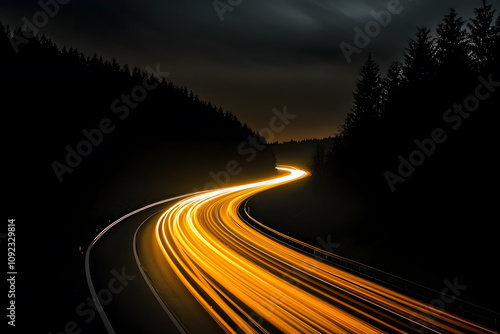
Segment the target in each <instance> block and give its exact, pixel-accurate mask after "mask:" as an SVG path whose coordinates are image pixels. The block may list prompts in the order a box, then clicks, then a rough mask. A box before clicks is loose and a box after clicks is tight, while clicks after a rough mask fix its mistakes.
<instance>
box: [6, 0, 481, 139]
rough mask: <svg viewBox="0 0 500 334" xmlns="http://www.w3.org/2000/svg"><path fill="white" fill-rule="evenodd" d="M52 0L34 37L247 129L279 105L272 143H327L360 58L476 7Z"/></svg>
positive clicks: (389, 1)
mask: <svg viewBox="0 0 500 334" xmlns="http://www.w3.org/2000/svg"><path fill="white" fill-rule="evenodd" d="M53 1H55V0H45V2H44V0H42V1H41V3H52V2H53ZM59 1H60V2H61V3H65V4H64V5H63V4H59V8H58V11H57V13H55V15H52V16H53V17H49V16H47V17H49V18H48V20H46V21H45V22H44V21H41V23H42V24H40V25H39V32H40V33H43V34H45V35H46V36H47V37H49V38H51V39H52V40H54V41H55V42H56V43H58V44H59V45H60V46H62V45H67V46H68V47H69V46H72V47H74V48H78V50H79V51H83V52H85V53H86V54H88V55H93V54H94V53H97V54H98V55H101V56H103V57H104V58H105V59H111V58H112V57H115V58H116V59H117V60H118V61H119V62H120V63H121V64H125V63H127V64H129V65H130V66H131V67H133V66H137V67H139V68H141V69H143V70H144V69H145V68H146V66H151V67H153V68H155V66H156V65H157V64H159V66H160V68H161V70H162V72H169V73H170V75H169V77H168V79H169V80H172V81H173V82H174V83H175V84H178V85H181V86H186V87H188V88H189V89H192V90H193V91H194V92H195V93H196V94H198V95H199V96H200V98H201V99H204V100H209V101H211V102H212V103H214V104H216V105H217V106H221V107H223V108H224V109H225V110H229V111H231V112H232V113H233V114H235V115H236V116H237V117H238V118H239V119H240V120H241V121H242V122H246V123H247V124H248V125H249V126H250V127H251V128H252V129H253V130H255V131H259V130H260V129H262V128H265V127H268V126H269V121H270V120H271V119H272V117H273V116H274V114H273V113H272V110H273V108H277V109H279V110H282V109H283V107H284V106H285V105H286V107H287V111H288V113H290V114H294V115H297V117H296V118H295V119H293V120H292V121H291V122H290V124H289V125H288V126H287V127H286V128H285V129H284V130H283V131H282V132H280V133H276V134H275V138H274V139H276V140H280V141H283V140H289V139H294V140H301V139H304V138H322V137H327V136H332V135H335V134H336V133H337V131H338V128H339V126H340V125H341V124H342V122H343V119H344V118H345V116H346V114H347V112H348V111H349V109H350V107H351V104H352V91H353V90H354V88H355V82H356V78H357V74H358V72H359V69H360V66H361V65H362V63H363V61H364V60H365V59H366V57H367V55H368V52H369V51H371V52H372V53H373V56H374V58H375V60H376V61H377V62H378V63H379V64H380V65H381V68H382V70H383V69H385V68H386V67H387V66H388V65H389V64H390V63H391V62H392V61H394V60H399V59H401V56H402V54H403V52H404V48H405V47H406V46H407V41H408V39H409V38H411V37H413V35H414V34H415V32H416V29H417V27H422V26H427V27H430V28H432V29H434V28H435V27H436V25H437V23H439V22H440V21H441V19H442V17H443V16H444V15H445V14H447V12H448V10H449V8H451V7H453V8H455V9H456V10H457V11H458V13H459V14H460V15H461V16H463V17H464V18H469V17H470V16H471V14H472V7H479V6H481V1H479V0H474V1H470V0H469V1H465V0H460V1H457V0H454V1H449V0H446V1H431V0H413V1H410V0H401V1H400V2H399V1H395V0H377V1H359V0H287V1H285V0H253V1H250V0H222V1H219V2H218V3H219V4H222V5H220V7H219V8H220V9H219V12H218V11H217V10H216V9H215V7H214V3H217V2H214V1H213V0H196V1H182V0H178V1H171V0H168V1H158V0H154V1H153V0H141V1H132V0H106V1H103V0H99V1H98V0H85V1H83V0H69V1H68V0H59ZM398 3H399V4H398ZM490 3H491V1H490ZM231 4H232V5H231ZM223 6H227V7H226V10H224V9H223ZM388 6H389V7H391V6H392V7H391V8H394V9H397V11H398V12H399V14H392V15H391V22H390V23H389V24H387V25H386V27H381V28H380V32H379V33H378V34H376V33H375V34H374V37H372V38H371V41H370V42H369V45H368V46H367V47H363V48H359V49H360V52H359V54H352V61H351V62H348V61H347V60H346V57H345V56H344V54H343V52H342V50H341V48H340V44H341V43H342V42H345V43H348V44H350V45H353V46H355V45H354V36H355V34H356V33H355V31H354V28H355V27H359V28H360V29H362V30H364V29H365V25H366V24H367V23H368V22H370V21H373V20H374V17H373V16H372V14H371V11H375V12H380V11H381V10H387V9H388ZM47 8H49V10H52V9H53V8H54V7H53V6H48V7H47ZM40 10H42V8H41V5H40V4H39V3H38V1H22V2H21V1H19V0H2V1H1V2H0V18H1V20H2V21H3V23H4V24H10V25H11V26H12V27H14V28H17V27H19V26H22V25H23V24H24V23H23V19H22V18H23V17H24V18H26V19H27V20H29V21H30V22H33V16H34V15H35V14H36V13H37V12H39V11H40ZM51 14H54V13H51ZM38 17H39V18H40V17H42V16H40V15H38ZM221 18H222V19H223V20H221Z"/></svg>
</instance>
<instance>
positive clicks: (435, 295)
mask: <svg viewBox="0 0 500 334" xmlns="http://www.w3.org/2000/svg"><path fill="white" fill-rule="evenodd" d="M251 199H252V197H250V198H248V199H247V200H246V201H245V202H244V204H243V205H242V206H241V207H240V208H239V215H240V218H241V219H243V221H244V222H246V223H247V224H248V225H249V226H251V227H252V228H254V229H256V230H258V231H260V232H261V233H264V234H266V235H267V236H269V237H271V238H273V239H275V240H277V241H279V242H282V243H285V244H287V245H289V246H292V247H294V248H295V249H297V250H299V251H301V252H304V253H306V254H309V255H313V256H314V257H315V258H316V259H317V260H320V261H325V262H328V263H330V264H332V265H334V266H336V267H338V268H340V269H343V270H346V271H348V272H350V273H353V274H357V275H361V276H363V277H364V278H366V279H368V280H371V281H374V282H376V283H379V284H381V285H384V286H386V287H388V288H391V289H393V290H395V291H398V292H400V293H403V294H406V295H408V296H410V297H413V298H416V299H418V300H420V301H422V302H424V303H428V304H430V303H432V302H433V301H435V300H441V298H442V293H441V292H439V291H436V290H433V289H431V288H428V287H425V286H423V285H421V284H418V283H415V282H411V281H409V280H407V279H404V278H401V277H398V276H395V275H392V274H389V273H387V272H384V271H382V270H379V269H376V268H373V267H370V266H367V265H365V264H362V263H359V262H356V261H353V260H350V259H347V258H345V257H342V256H340V255H336V254H333V253H330V252H328V251H325V250H324V249H321V248H318V247H314V246H311V245H309V244H307V243H305V242H302V241H300V240H298V239H295V238H292V237H290V236H288V235H286V234H284V233H281V232H279V231H276V230H274V229H272V228H270V227H268V226H266V225H264V224H262V223H260V222H259V221H257V220H256V219H255V218H253V217H252V216H250V214H249V208H248V202H249V201H250V200H251ZM446 310H447V311H450V312H452V313H454V314H456V315H460V316H463V317H465V318H467V319H470V320H473V321H476V322H478V323H480V324H482V325H485V326H488V327H491V328H493V329H500V313H498V312H495V311H492V310H489V309H487V308H484V307H482V306H479V305H475V304H473V303H470V302H467V301H464V300H461V299H458V298H456V299H454V300H453V302H452V303H448V304H446Z"/></svg>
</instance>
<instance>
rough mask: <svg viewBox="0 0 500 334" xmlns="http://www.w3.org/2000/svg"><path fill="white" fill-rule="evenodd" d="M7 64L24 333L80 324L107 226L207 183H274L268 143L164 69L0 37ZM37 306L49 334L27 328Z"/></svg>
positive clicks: (1, 90)
mask: <svg viewBox="0 0 500 334" xmlns="http://www.w3.org/2000/svg"><path fill="white" fill-rule="evenodd" d="M0 57H1V58H0V97H1V102H0V103H1V110H2V116H1V117H2V134H1V138H2V139H1V143H2V161H3V162H4V166H3V169H2V170H3V177H2V180H3V181H2V189H4V191H5V192H6V193H8V196H7V197H6V199H5V201H4V204H2V206H3V207H4V208H5V210H4V212H5V214H6V215H9V216H8V217H5V219H10V218H15V219H16V222H17V229H18V231H17V235H18V236H19V238H18V239H19V241H18V245H19V250H18V262H19V263H20V267H21V264H22V263H24V266H22V268H23V269H22V271H21V269H20V273H21V272H22V275H19V277H18V286H19V289H18V297H17V298H18V300H22V301H26V302H23V303H22V302H20V304H22V305H21V306H19V310H18V314H19V317H18V322H19V323H23V324H30V323H31V324H32V326H34V327H33V328H32V329H33V330H32V332H43V331H44V329H46V331H45V332H49V331H50V330H53V329H56V328H59V327H60V326H61V325H64V323H65V322H66V321H68V320H70V319H71V318H72V317H74V316H75V307H76V306H77V305H78V304H79V303H80V302H81V301H82V300H85V298H87V297H88V293H89V292H88V288H87V286H86V284H87V283H86V281H85V273H84V263H83V260H84V255H83V254H84V252H85V250H86V247H87V245H88V244H89V243H90V242H91V241H92V239H93V238H94V237H95V236H96V234H97V233H98V232H100V231H101V230H102V229H103V228H105V227H106V226H108V225H109V224H110V222H113V221H114V220H116V219H118V218H120V217H121V216H123V215H125V214H127V213H129V212H131V211H133V210H135V209H137V208H140V207H142V206H144V205H147V204H150V203H152V202H155V201H159V200H162V199H166V198H170V197H174V196H178V195H182V194H186V193H190V192H192V191H194V189H195V188H197V189H200V190H205V189H211V188H214V187H219V185H218V183H216V182H214V179H213V177H211V176H212V175H221V171H226V169H227V166H231V168H232V170H231V175H230V180H227V179H224V180H223V181H224V183H225V185H229V184H235V183H238V182H243V181H245V180H250V179H252V180H254V179H257V178H260V177H264V176H265V177H269V176H271V175H275V173H276V171H275V168H274V167H275V164H276V160H275V157H274V154H273V153H272V151H271V150H270V149H269V148H267V147H265V145H266V143H265V140H264V138H262V137H261V136H259V135H258V134H257V133H255V132H254V131H253V130H251V129H250V128H249V127H248V126H247V125H246V124H243V123H242V122H240V121H239V120H238V119H237V118H236V117H235V116H234V115H233V114H232V113H231V112H229V111H226V110H223V109H222V108H221V107H217V106H215V105H212V104H211V103H210V102H206V101H202V100H200V98H199V97H198V96H197V95H196V94H195V93H193V92H192V91H190V90H188V89H187V88H185V87H179V86H177V85H175V84H174V83H172V82H171V81H170V80H169V75H168V68H167V67H168V64H151V65H150V66H148V67H146V68H145V69H139V68H137V67H133V68H132V67H129V66H128V65H127V64H124V65H121V64H119V63H118V62H117V61H116V60H115V59H103V58H102V57H100V56H99V55H96V54H94V55H86V54H84V53H83V52H80V51H78V50H77V49H76V48H73V47H70V46H68V47H67V46H58V45H56V43H54V42H53V41H51V40H50V39H49V38H47V37H45V36H44V35H33V34H30V32H27V31H21V30H20V29H11V28H10V27H8V26H3V25H0ZM249 138H254V139H253V140H254V141H256V142H260V144H259V148H260V147H265V148H263V149H260V150H259V151H258V152H256V154H255V156H253V157H252V159H248V157H247V156H246V155H241V154H240V153H239V150H238V147H239V146H240V145H242V144H244V143H247V141H248V140H249ZM235 166H237V167H238V168H236V167H235ZM33 258H36V259H38V260H36V261H33ZM28 263H29V266H28ZM40 287H43V288H42V289H41V288H40ZM48 300H50V303H51V305H52V307H50V308H47V307H43V305H46V304H47V301H48ZM28 301H29V302H28ZM34 305H40V306H42V307H39V308H37V307H35V308H34V309H36V310H37V312H39V314H38V315H37V316H39V317H40V319H43V321H42V322H38V323H37V322H36V321H29V320H28V319H24V318H23V316H26V317H27V316H30V317H31V319H35V315H34V314H33V313H32V309H33V306H34ZM23 307H24V308H26V309H24V310H23ZM27 308H30V312H28V311H27ZM91 325H92V326H96V325H98V324H91ZM89 326H90V325H89ZM45 327H46V328H45ZM84 330H85V332H87V331H90V332H95V329H93V328H84Z"/></svg>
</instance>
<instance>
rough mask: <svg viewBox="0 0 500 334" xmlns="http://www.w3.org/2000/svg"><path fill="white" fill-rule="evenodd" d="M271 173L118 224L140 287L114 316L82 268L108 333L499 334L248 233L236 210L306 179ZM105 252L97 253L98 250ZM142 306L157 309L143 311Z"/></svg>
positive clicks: (284, 170) (296, 173)
mask: <svg viewBox="0 0 500 334" xmlns="http://www.w3.org/2000/svg"><path fill="white" fill-rule="evenodd" d="M278 170H279V171H280V173H281V175H280V176H279V177H276V178H273V179H270V180H265V181H261V182H256V183H251V184H245V185H241V186H235V187H230V188H224V189H218V190H214V191H207V192H201V193H196V194H191V195H187V196H183V197H180V198H176V199H175V200H176V201H168V203H167V201H165V202H159V203H155V204H154V205H151V206H148V207H147V208H143V209H140V210H138V211H136V212H134V214H131V215H130V216H127V217H126V219H124V220H125V221H127V220H128V223H126V224H128V226H129V227H126V231H127V232H122V233H118V234H119V235H120V237H119V238H120V240H121V242H123V240H126V242H130V241H132V243H131V244H130V246H132V247H131V248H133V258H134V261H135V267H134V265H133V264H132V263H131V262H132V261H131V260H130V259H129V260H128V262H127V261H125V262H127V264H126V266H128V267H134V268H132V269H130V270H133V272H134V273H135V274H134V275H137V276H139V275H140V276H142V278H144V279H137V278H135V280H134V281H132V282H130V284H129V285H130V287H127V289H125V290H124V291H125V292H126V294H127V295H128V297H122V294H120V296H119V297H120V298H122V300H123V301H122V303H120V307H118V306H117V303H108V305H106V306H103V307H101V308H100V306H99V305H98V304H99V302H100V300H99V296H98V293H96V291H98V290H99V287H102V286H105V284H106V282H107V280H106V279H103V278H100V279H99V280H100V283H99V284H93V283H92V282H93V277H92V275H90V273H89V272H90V271H91V269H90V268H88V278H89V287H90V288H91V291H93V296H94V301H95V302H96V304H97V307H96V308H97V309H98V310H100V311H101V312H99V314H100V315H101V318H102V319H103V321H104V323H105V324H107V330H108V332H114V331H115V329H116V327H115V326H116V324H118V323H120V325H119V326H122V327H121V328H120V330H118V329H116V331H117V332H133V330H134V329H133V328H136V329H137V328H140V329H141V332H142V333H145V332H149V331H150V330H151V332H157V333H158V332H166V331H168V332H169V333H170V332H171V331H176V332H180V333H222V332H226V333H419V332H424V331H425V332H427V333H498V332H495V331H493V330H490V329H488V328H485V327H483V326H480V325H478V324H475V323H472V322H470V321H468V320H466V319H464V318H461V317H458V316H455V315H453V314H450V313H448V312H446V311H443V310H439V309H436V308H432V307H430V306H429V305H427V304H425V303H422V302H420V301H418V300H415V299H413V298H410V297H407V296H405V295H402V294H400V293H397V292H394V291H392V290H390V289H387V288H386V287H383V286H381V285H379V284H376V283H374V282H371V281H368V280H366V279H363V278H360V277H358V276H356V275H353V274H351V273H347V272H345V271H343V270H341V269H338V268H336V267H334V266H332V265H330V264H328V263H326V262H324V261H320V260H319V259H317V258H314V257H311V256H310V255H307V254H306V253H303V252H301V251H300V250H299V249H295V248H291V247H289V246H287V245H285V244H283V243H281V242H279V241H277V240H275V239H273V238H271V237H269V236H267V235H264V234H262V233H260V232H259V231H257V230H255V229H254V228H252V227H251V226H250V225H248V224H247V223H246V222H245V221H244V219H243V218H242V217H241V216H240V214H239V207H240V205H241V204H242V203H244V202H245V201H246V200H247V199H248V198H250V197H252V196H254V195H255V194H257V193H259V192H262V191H265V190H267V189H270V188H272V187H276V186H279V185H282V184H285V183H288V182H292V181H294V180H298V179H300V178H304V177H307V176H308V173H307V172H304V171H301V170H298V169H295V168H293V167H278ZM172 203H173V204H172ZM167 204H168V205H167ZM167 207H168V208H167ZM139 216H140V218H139ZM131 217H132V218H133V220H134V221H133V222H131V221H130V219H131ZM139 221H140V223H138V222H139ZM115 223H118V222H115ZM122 224H123V222H121V223H120V224H115V225H116V227H115V228H118V227H119V226H120V225H122ZM126 224H124V226H125V225H126ZM115 225H113V226H115ZM120 228H124V227H123V226H122V227H120ZM133 228H135V230H133ZM132 230H133V233H132ZM103 235H104V237H106V234H105V233H103ZM124 235H127V236H126V237H124ZM98 239H99V238H96V241H95V242H94V243H93V244H96V242H97V240H98ZM130 239H132V240H130ZM103 243H107V244H109V243H110V241H109V240H108V241H106V242H104V240H103ZM97 244H99V243H97ZM92 247H94V245H91V248H92ZM91 248H89V251H88V252H87V255H88V259H89V262H91V263H94V262H93V261H101V260H98V258H99V256H97V255H93V256H92V258H91V256H90V255H89V254H90V253H91V252H90V250H91ZM105 251H106V247H104V248H102V249H101V250H100V252H105ZM94 252H99V250H92V253H94ZM106 256H107V258H112V255H110V254H108V253H106ZM120 256H124V255H123V254H121V255H120ZM126 257H130V255H126ZM112 262H113V261H112V260H110V261H109V262H108V265H107V266H108V267H106V266H105V267H104V268H103V267H102V266H103V265H102V261H101V262H100V263H101V264H100V266H101V267H100V268H99V269H98V272H103V271H106V270H109V266H110V265H111V263H112ZM114 265H115V267H116V265H117V264H116V262H114ZM118 265H119V266H122V265H124V266H125V264H123V263H120V264H118ZM89 267H90V265H89ZM92 272H94V271H92ZM137 272H139V273H140V274H137ZM108 276H109V275H108ZM134 277H135V276H134ZM139 281H140V282H139ZM95 285H99V286H95ZM139 285H140V288H138V286H139ZM146 286H147V288H148V289H149V293H148V291H147V290H148V289H147V288H145V287H146ZM124 294H125V293H124ZM127 298H128V302H126V300H127ZM128 303H132V305H133V311H132V312H130V314H131V317H130V318H128V319H127V318H126V317H123V318H121V319H120V312H123V309H124V307H123V305H124V304H125V305H128ZM150 303H155V304H156V306H155V308H154V310H151V311H147V310H146V308H151V307H152V306H151V305H149V304H150ZM142 304H145V305H144V307H143V306H140V305H142ZM146 304H147V305H146ZM158 305H159V306H160V307H158ZM141 311H142V312H141ZM138 314H142V318H141V316H140V315H138ZM108 315H109V316H108ZM134 317H135V318H134ZM160 318H161V319H160ZM141 319H142V321H143V322H144V327H141ZM124 322H125V323H127V322H130V323H132V324H129V325H128V326H124V325H123V323H124ZM152 324H154V325H152ZM134 326H135V327H134ZM167 327H168V328H167ZM129 330H130V331H129Z"/></svg>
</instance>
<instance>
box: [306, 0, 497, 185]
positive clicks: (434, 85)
mask: <svg viewBox="0 0 500 334" xmlns="http://www.w3.org/2000/svg"><path fill="white" fill-rule="evenodd" d="M496 12H497V9H495V8H493V5H492V4H489V3H488V2H487V1H486V0H483V1H482V6H481V7H479V8H475V9H474V17H472V18H471V19H469V20H465V19H464V18H463V17H461V16H460V15H459V14H458V13H457V12H456V11H455V9H450V11H449V13H448V14H446V15H445V16H444V18H443V20H442V22H441V23H439V25H438V26H437V29H436V30H435V31H431V30H430V29H429V28H427V27H421V28H418V29H417V32H416V34H415V36H414V37H413V38H411V39H410V40H409V42H408V46H407V47H406V50H405V53H404V56H403V59H401V60H398V61H394V62H393V63H392V64H391V65H390V66H389V67H388V68H387V70H386V72H385V75H382V74H381V71H380V66H379V65H378V64H377V62H376V61H375V59H374V56H373V55H372V54H371V53H370V54H368V57H367V59H366V61H365V63H364V65H363V66H362V68H361V70H360V73H359V78H358V80H357V83H356V88H355V91H354V93H353V106H352V108H351V110H350V111H349V112H348V114H347V117H346V119H345V121H344V123H343V125H342V126H341V128H340V133H339V135H337V136H336V137H335V138H334V143H333V145H332V146H331V147H326V148H325V147H319V148H318V150H317V152H316V154H315V156H314V159H313V163H312V170H313V174H315V175H316V177H317V178H322V179H325V178H331V177H332V175H333V172H332V171H334V170H335V169H336V168H338V167H339V165H344V166H349V167H348V168H350V169H351V170H354V171H355V173H356V175H357V177H359V178H361V179H362V180H363V181H364V183H365V185H366V186H367V187H369V188H371V189H374V190H375V191H377V192H381V193H386V191H387V190H389V189H390V187H388V180H387V177H385V178H384V173H385V172H387V171H390V170H395V169H397V167H398V165H397V164H398V163H399V160H398V156H403V157H404V156H407V155H408V154H410V153H411V152H412V151H413V150H415V140H416V139H420V140H422V139H425V138H427V137H429V136H430V133H431V132H432V130H433V129H435V128H436V127H444V130H443V131H446V130H449V129H448V128H447V127H446V126H447V124H444V125H443V123H444V121H443V116H444V114H445V113H446V111H447V110H448V109H450V108H452V109H453V106H455V105H457V104H459V103H461V102H463V101H464V99H466V98H467V96H469V95H471V94H474V93H475V89H476V88H477V86H478V84H480V83H481V80H484V81H487V82H490V86H492V85H493V87H489V88H490V89H491V88H493V89H495V87H496V86H495V85H496V82H498V81H500V64H499V60H500V15H497V13H496ZM480 78H483V79H480ZM486 89H488V87H486ZM491 93H492V94H491V95H492V96H491V97H489V98H488V99H487V100H486V101H481V105H480V106H478V111H477V112H474V114H473V115H470V117H469V115H466V114H465V112H463V114H464V115H466V116H465V117H466V118H467V119H464V120H463V121H464V122H463V123H464V124H466V126H464V127H463V129H461V131H456V132H455V133H450V131H448V134H449V135H448V136H447V137H448V138H449V141H448V142H447V143H446V145H443V146H446V148H445V149H444V150H445V151H448V152H450V151H453V150H454V151H455V152H458V151H460V148H464V149H466V147H467V145H469V144H470V143H471V142H473V143H475V145H477V146H478V147H481V151H483V152H491V153H492V154H493V152H497V148H496V146H495V145H493V141H494V140H493V137H494V136H493V134H494V132H495V131H496V126H497V124H498V123H496V120H498V112H497V111H496V109H498V106H499V104H498V94H493V93H494V92H491ZM466 102H467V101H466ZM468 102H469V103H472V102H470V101H468ZM466 107H467V106H466ZM472 107H474V106H471V108H472ZM448 116H449V117H451V115H448ZM448 127H449V124H448ZM462 130H463V131H462ZM468 143H469V144H468ZM469 146H470V145H469ZM473 158H474V159H479V160H476V161H474V163H472V162H465V163H466V164H475V163H476V162H477V163H479V162H481V159H482V158H484V156H474V157H473ZM429 160H431V159H430V158H429ZM436 160H437V158H436ZM385 175H386V176H387V174H385ZM389 179H390V178H389ZM389 181H391V180H389ZM392 181H393V180H392ZM394 183H398V182H394ZM397 186H400V187H401V188H403V187H404V186H405V184H403V182H399V183H398V184H397ZM396 188H397V187H396Z"/></svg>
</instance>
